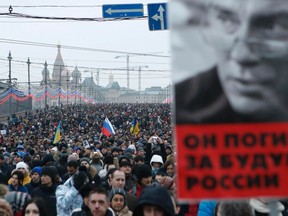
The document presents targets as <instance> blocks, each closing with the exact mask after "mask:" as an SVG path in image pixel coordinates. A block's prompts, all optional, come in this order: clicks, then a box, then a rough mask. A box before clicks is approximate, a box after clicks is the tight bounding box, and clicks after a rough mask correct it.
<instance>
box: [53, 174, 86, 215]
mask: <svg viewBox="0 0 288 216" xmlns="http://www.w3.org/2000/svg"><path fill="white" fill-rule="evenodd" d="M56 199H57V216H67V215H71V214H72V212H73V210H74V209H77V208H81V206H82V204H83V198H82V196H81V195H80V194H79V192H78V190H77V189H76V188H75V187H74V186H73V180H72V177H70V178H69V179H68V180H67V181H66V182H65V183H64V184H63V185H59V186H58V187H57V189H56Z"/></svg>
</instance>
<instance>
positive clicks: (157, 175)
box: [155, 172, 164, 182]
mask: <svg viewBox="0 0 288 216" xmlns="http://www.w3.org/2000/svg"><path fill="white" fill-rule="evenodd" d="M163 177H164V173H162V172H157V173H156V175H155V180H156V181H157V182H160V181H161V179H162V178H163Z"/></svg>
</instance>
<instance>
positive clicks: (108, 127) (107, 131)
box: [101, 117, 115, 137]
mask: <svg viewBox="0 0 288 216" xmlns="http://www.w3.org/2000/svg"><path fill="white" fill-rule="evenodd" d="M101 132H102V134H104V135H105V136H107V137H108V136H110V135H111V134H113V135H115V131H114V128H113V126H112V124H111V122H110V121H109V119H108V118H107V117H106V118H105V121H104V124H103V127H102V130H101Z"/></svg>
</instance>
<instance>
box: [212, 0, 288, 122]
mask: <svg viewBox="0 0 288 216" xmlns="http://www.w3.org/2000/svg"><path fill="white" fill-rule="evenodd" d="M209 1H210V4H209V5H208V22H207V23H208V29H209V30H208V31H209V32H208V38H209V41H210V43H211V44H212V46H213V47H214V49H215V51H216V58H217V65H218V66H217V67H218V73H219V78H220V82H221V84H222V86H223V89H224V92H225V94H226V95H227V97H228V100H229V102H230V104H231V106H232V108H233V109H234V110H236V111H237V112H239V113H242V114H245V115H253V116H254V117H255V116H257V117H258V118H259V119H261V120H265V119H266V120H285V119H288V0H209ZM210 31H211V32H210Z"/></svg>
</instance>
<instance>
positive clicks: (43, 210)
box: [22, 197, 48, 216]
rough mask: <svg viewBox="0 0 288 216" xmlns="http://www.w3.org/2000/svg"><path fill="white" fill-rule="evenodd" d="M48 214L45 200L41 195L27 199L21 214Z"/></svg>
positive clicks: (30, 215) (23, 215) (25, 215)
mask: <svg viewBox="0 0 288 216" xmlns="http://www.w3.org/2000/svg"><path fill="white" fill-rule="evenodd" d="M46 215H48V212H47V207H46V203H45V201H44V200H43V199H42V198H41V197H37V198H33V199H31V200H29V201H28V202H27V203H26V204H25V205H24V208H23V212H22V216H46Z"/></svg>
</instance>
